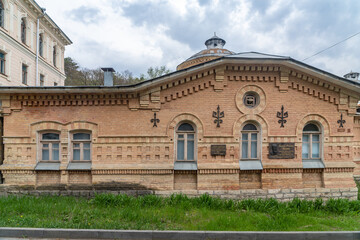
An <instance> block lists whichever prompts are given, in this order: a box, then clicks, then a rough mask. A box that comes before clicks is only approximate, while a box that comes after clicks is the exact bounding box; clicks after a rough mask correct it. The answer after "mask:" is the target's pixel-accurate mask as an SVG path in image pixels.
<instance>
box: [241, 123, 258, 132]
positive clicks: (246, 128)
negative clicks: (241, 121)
mask: <svg viewBox="0 0 360 240" xmlns="http://www.w3.org/2000/svg"><path fill="white" fill-rule="evenodd" d="M243 130H246V131H256V130H257V128H256V127H255V125H254V124H246V125H245V126H244V128H243Z"/></svg>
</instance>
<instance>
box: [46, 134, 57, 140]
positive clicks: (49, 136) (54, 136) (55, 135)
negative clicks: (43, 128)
mask: <svg viewBox="0 0 360 240" xmlns="http://www.w3.org/2000/svg"><path fill="white" fill-rule="evenodd" d="M42 139H43V140H59V134H57V133H44V134H43V135H42Z"/></svg>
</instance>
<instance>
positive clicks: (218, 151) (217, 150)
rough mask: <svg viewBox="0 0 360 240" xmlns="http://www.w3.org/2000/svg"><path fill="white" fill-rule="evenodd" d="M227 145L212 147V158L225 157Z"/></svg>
mask: <svg viewBox="0 0 360 240" xmlns="http://www.w3.org/2000/svg"><path fill="white" fill-rule="evenodd" d="M225 155H226V145H211V156H225Z"/></svg>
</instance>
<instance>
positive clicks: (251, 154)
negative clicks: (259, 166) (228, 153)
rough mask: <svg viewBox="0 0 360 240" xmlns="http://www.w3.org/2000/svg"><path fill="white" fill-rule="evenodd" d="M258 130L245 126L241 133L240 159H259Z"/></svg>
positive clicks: (252, 125) (252, 126)
mask: <svg viewBox="0 0 360 240" xmlns="http://www.w3.org/2000/svg"><path fill="white" fill-rule="evenodd" d="M259 141H260V137H259V130H258V128H257V127H256V126H255V125H254V124H252V123H248V124H246V125H245V126H244V127H243V129H242V131H241V159H260V156H259V155H260V153H259Z"/></svg>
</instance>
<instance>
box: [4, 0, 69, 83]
mask: <svg viewBox="0 0 360 240" xmlns="http://www.w3.org/2000/svg"><path fill="white" fill-rule="evenodd" d="M71 43H72V42H71V40H70V39H69V38H68V37H67V36H66V35H65V33H64V32H63V31H62V30H61V29H60V28H59V27H58V26H57V25H56V23H55V22H54V21H53V20H52V19H51V18H50V17H49V16H48V15H47V14H46V13H45V9H43V8H41V7H40V6H39V5H38V4H37V3H36V2H35V1H34V0H0V85H1V86H56V85H59V86H63V85H64V81H65V72H64V51H65V46H66V45H69V44H71ZM37 46H38V47H37Z"/></svg>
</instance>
